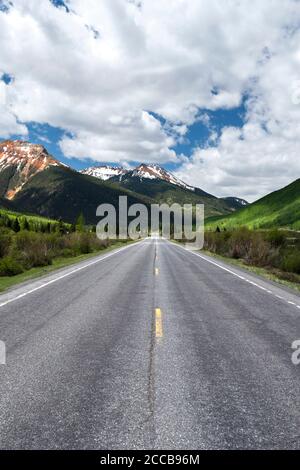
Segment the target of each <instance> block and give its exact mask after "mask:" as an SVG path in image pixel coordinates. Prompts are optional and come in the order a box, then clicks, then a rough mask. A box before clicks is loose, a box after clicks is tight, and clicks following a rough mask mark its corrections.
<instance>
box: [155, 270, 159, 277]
mask: <svg viewBox="0 0 300 470" xmlns="http://www.w3.org/2000/svg"><path fill="white" fill-rule="evenodd" d="M158 275H159V269H158V268H155V276H158Z"/></svg>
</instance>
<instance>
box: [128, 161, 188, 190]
mask: <svg viewBox="0 0 300 470" xmlns="http://www.w3.org/2000/svg"><path fill="white" fill-rule="evenodd" d="M132 176H138V177H139V178H148V179H160V180H164V181H167V182H168V183H171V184H175V185H176V186H180V187H182V188H185V189H189V190H190V191H195V188H194V187H193V186H189V185H188V184H186V183H184V182H183V181H181V180H180V179H179V178H176V176H174V175H173V174H172V173H171V172H170V171H167V170H165V169H164V168H162V167H161V166H159V165H155V164H154V165H145V164H144V163H142V164H141V165H140V166H138V167H137V168H135V169H134V170H133V172H132Z"/></svg>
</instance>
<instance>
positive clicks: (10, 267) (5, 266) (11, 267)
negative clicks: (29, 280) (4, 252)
mask: <svg viewBox="0 0 300 470" xmlns="http://www.w3.org/2000/svg"><path fill="white" fill-rule="evenodd" d="M23 271H24V270H23V267H22V265H21V264H20V263H19V262H18V261H17V260H15V259H13V258H12V257H10V256H5V257H4V258H2V259H0V276H15V275H16V274H20V273H22V272H23Z"/></svg>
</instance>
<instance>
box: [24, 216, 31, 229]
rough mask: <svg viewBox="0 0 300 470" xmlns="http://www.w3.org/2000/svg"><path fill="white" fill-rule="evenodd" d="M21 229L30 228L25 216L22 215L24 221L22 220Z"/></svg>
mask: <svg viewBox="0 0 300 470" xmlns="http://www.w3.org/2000/svg"><path fill="white" fill-rule="evenodd" d="M23 230H30V226H29V222H28V220H27V219H26V217H24V221H23Z"/></svg>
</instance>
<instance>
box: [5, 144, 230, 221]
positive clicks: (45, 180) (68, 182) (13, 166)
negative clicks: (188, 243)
mask: <svg viewBox="0 0 300 470" xmlns="http://www.w3.org/2000/svg"><path fill="white" fill-rule="evenodd" d="M122 195H126V196H128V204H133V203H143V204H146V205H147V206H149V205H150V204H152V203H163V202H165V203H168V204H172V203H174V202H176V203H178V204H181V205H182V204H185V203H187V204H188V203H189V204H196V203H198V204H205V214H206V216H220V215H225V214H228V213H230V212H232V211H233V210H234V208H233V207H232V203H231V202H230V203H229V202H228V201H226V200H223V199H219V198H216V197H215V196H213V195H211V194H208V193H206V192H205V191H202V190H201V189H199V188H194V187H192V186H189V185H188V184H186V183H184V182H183V181H181V180H179V179H178V178H176V177H175V176H174V175H173V174H172V173H170V172H169V171H167V170H165V169H164V168H162V167H160V166H159V165H146V164H142V165H139V166H138V167H137V168H135V169H133V170H126V169H124V168H120V167H110V166H105V167H92V168H88V169H86V170H84V171H82V172H77V171H75V170H73V169H71V168H69V167H68V166H66V165H64V164H62V163H61V162H59V161H58V160H56V159H55V158H54V157H53V156H52V155H50V154H49V153H48V152H47V150H46V149H45V148H44V147H43V146H42V145H35V144H31V143H29V142H24V141H8V140H7V141H4V142H2V143H0V207H3V208H7V209H11V210H15V211H19V212H26V213H32V214H38V215H42V216H45V217H50V218H53V219H58V218H62V219H63V220H65V221H66V222H71V223H72V222H74V221H75V220H76V219H77V217H78V216H79V214H80V213H81V212H82V213H83V214H84V216H85V219H86V222H87V223H91V224H94V223H96V222H97V218H96V208H97V207H98V205H99V204H101V203H111V204H113V205H114V206H115V207H118V201H119V199H118V198H119V196H122Z"/></svg>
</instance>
